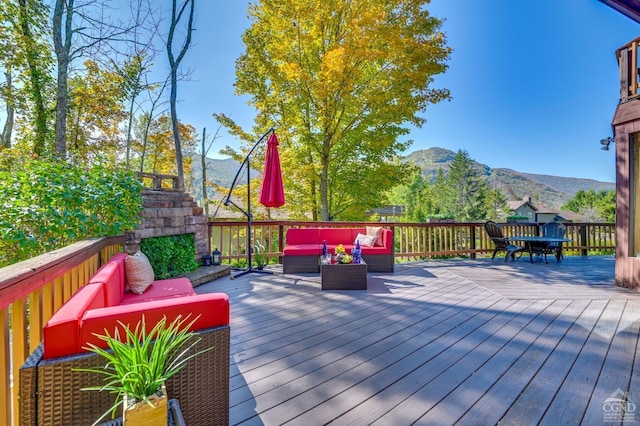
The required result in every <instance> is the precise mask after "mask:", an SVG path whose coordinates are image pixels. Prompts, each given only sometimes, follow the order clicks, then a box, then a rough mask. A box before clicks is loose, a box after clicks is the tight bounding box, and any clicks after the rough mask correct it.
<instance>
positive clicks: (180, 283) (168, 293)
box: [120, 278, 196, 305]
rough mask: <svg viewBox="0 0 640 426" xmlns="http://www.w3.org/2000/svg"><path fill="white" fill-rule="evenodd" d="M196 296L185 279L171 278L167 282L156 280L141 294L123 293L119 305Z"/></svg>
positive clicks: (189, 282)
mask: <svg viewBox="0 0 640 426" xmlns="http://www.w3.org/2000/svg"><path fill="white" fill-rule="evenodd" d="M194 294H196V292H195V291H194V290H193V285H191V281H189V279H187V278H172V279H168V280H157V281H154V282H153V283H151V285H150V286H149V287H148V288H147V289H146V290H145V291H144V293H142V294H136V293H133V292H131V291H129V290H127V291H125V292H124V295H123V296H122V300H121V301H120V304H121V305H128V304H130V303H139V302H147V301H149V300H161V299H171V298H174V297H182V296H192V295H194Z"/></svg>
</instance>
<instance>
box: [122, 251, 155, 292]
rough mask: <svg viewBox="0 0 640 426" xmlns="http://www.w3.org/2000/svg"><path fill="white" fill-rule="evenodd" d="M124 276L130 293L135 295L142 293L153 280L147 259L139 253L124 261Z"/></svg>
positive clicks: (153, 275)
mask: <svg viewBox="0 0 640 426" xmlns="http://www.w3.org/2000/svg"><path fill="white" fill-rule="evenodd" d="M124 276H125V279H126V281H127V283H128V284H129V288H130V289H131V292H132V293H136V294H142V293H144V291H145V290H146V289H147V288H149V286H150V285H151V283H152V282H153V280H154V278H155V274H154V272H153V267H152V266H151V263H150V262H149V258H147V256H146V255H145V254H144V253H142V252H140V251H139V252H137V253H136V254H134V255H133V256H129V255H128V256H127V257H126V258H125V259H124Z"/></svg>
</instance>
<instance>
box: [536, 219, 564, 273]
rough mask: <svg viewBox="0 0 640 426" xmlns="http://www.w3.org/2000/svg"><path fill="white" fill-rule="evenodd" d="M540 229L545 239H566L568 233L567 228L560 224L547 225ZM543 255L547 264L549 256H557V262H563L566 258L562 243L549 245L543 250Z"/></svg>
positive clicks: (551, 223)
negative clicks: (563, 253) (565, 235)
mask: <svg viewBox="0 0 640 426" xmlns="http://www.w3.org/2000/svg"><path fill="white" fill-rule="evenodd" d="M540 229H541V232H542V236H543V237H555V238H564V234H565V232H567V228H566V226H564V225H563V224H562V223H560V222H549V223H545V224H544V225H542V227H541V228H540ZM541 253H542V254H543V255H544V261H545V263H547V254H553V255H555V256H556V260H557V261H558V262H561V261H562V258H563V257H564V256H563V255H562V242H557V243H549V244H547V245H546V246H544V247H543V248H542V250H541Z"/></svg>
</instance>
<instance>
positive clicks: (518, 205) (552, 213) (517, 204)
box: [507, 197, 580, 223]
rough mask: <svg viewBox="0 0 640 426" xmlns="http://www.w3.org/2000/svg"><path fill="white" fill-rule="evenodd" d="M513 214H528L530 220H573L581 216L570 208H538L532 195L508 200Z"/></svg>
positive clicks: (547, 221)
mask: <svg viewBox="0 0 640 426" xmlns="http://www.w3.org/2000/svg"><path fill="white" fill-rule="evenodd" d="M507 205H508V206H509V211H510V214H511V215H518V216H527V217H528V218H529V221H530V222H538V223H549V222H573V221H576V220H579V219H580V216H579V215H578V214H577V213H575V212H572V211H569V210H560V209H546V208H545V209H543V208H540V209H539V208H538V207H536V206H534V205H533V203H532V202H531V197H523V198H522V200H516V201H507Z"/></svg>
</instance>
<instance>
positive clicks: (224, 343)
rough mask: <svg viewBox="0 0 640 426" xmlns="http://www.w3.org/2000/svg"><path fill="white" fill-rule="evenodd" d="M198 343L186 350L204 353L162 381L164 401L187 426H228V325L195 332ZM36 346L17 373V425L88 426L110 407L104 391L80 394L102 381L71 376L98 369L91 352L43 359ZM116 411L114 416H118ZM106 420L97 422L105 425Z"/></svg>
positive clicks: (96, 377)
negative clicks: (169, 401) (175, 407)
mask: <svg viewBox="0 0 640 426" xmlns="http://www.w3.org/2000/svg"><path fill="white" fill-rule="evenodd" d="M196 333H197V334H198V335H199V337H200V338H201V340H200V342H199V343H198V344H197V345H196V346H195V347H194V348H192V349H191V351H198V350H202V349H205V348H213V349H211V350H209V351H206V352H204V353H202V354H200V355H198V356H196V357H195V358H192V359H191V360H189V362H188V363H187V366H186V367H185V368H184V369H183V370H181V371H180V372H179V373H178V374H177V375H175V376H174V377H172V378H171V379H170V380H168V381H167V383H166V387H167V393H168V395H169V397H170V398H175V399H177V400H178V401H179V404H180V408H181V410H182V415H183V417H184V421H185V423H186V424H187V425H189V426H205V425H227V424H229V355H230V328H229V326H228V325H226V326H220V327H213V328H209V329H204V330H197V331H196ZM42 355H43V347H42V344H40V345H39V346H38V347H37V348H36V350H35V351H34V352H33V353H32V354H31V355H30V356H29V358H27V360H26V361H25V363H24V365H23V366H22V367H21V368H20V377H19V385H20V393H19V407H20V424H21V425H25V426H36V425H38V426H40V425H75V426H82V425H91V424H93V423H94V422H95V421H96V420H97V419H99V418H100V417H101V416H102V415H103V414H104V413H105V412H106V411H107V410H108V409H109V407H111V406H112V404H113V402H114V398H115V395H113V394H111V393H108V392H98V391H82V390H81V389H82V388H85V387H89V386H98V385H100V384H101V383H103V377H102V376H101V375H99V374H96V373H87V372H80V371H74V369H78V368H91V367H97V366H100V365H104V359H103V358H102V357H100V356H98V355H96V354H94V353H85V354H80V355H72V356H65V357H60V358H54V359H43V358H42ZM121 414H122V413H121V410H119V411H118V415H121ZM110 418H111V417H110V416H107V417H105V418H104V419H103V421H108V420H109V419H110Z"/></svg>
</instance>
